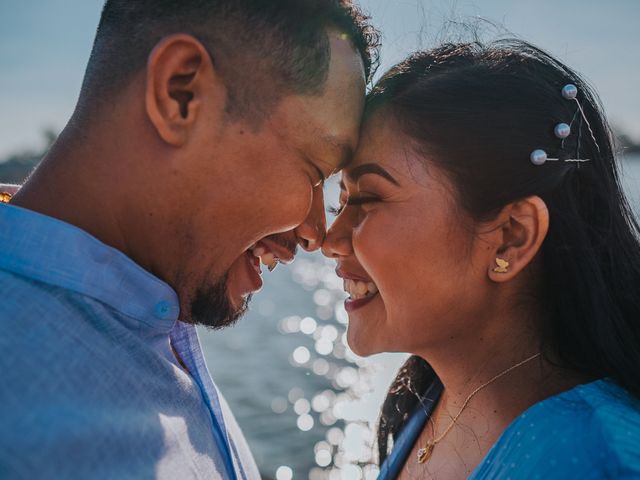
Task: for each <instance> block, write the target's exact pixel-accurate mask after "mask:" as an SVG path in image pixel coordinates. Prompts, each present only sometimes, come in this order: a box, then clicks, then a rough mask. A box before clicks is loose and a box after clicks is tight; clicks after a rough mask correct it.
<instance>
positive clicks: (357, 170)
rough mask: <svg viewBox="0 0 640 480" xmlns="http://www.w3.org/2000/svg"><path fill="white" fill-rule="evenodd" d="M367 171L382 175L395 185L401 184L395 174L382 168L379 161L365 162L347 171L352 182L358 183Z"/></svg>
mask: <svg viewBox="0 0 640 480" xmlns="http://www.w3.org/2000/svg"><path fill="white" fill-rule="evenodd" d="M367 173H373V174H375V175H380V176H381V177H382V178H384V179H386V180H388V181H390V182H391V183H393V184H394V185H395V186H397V187H399V186H400V184H399V183H398V181H397V180H396V179H395V178H393V176H392V175H391V174H390V173H389V172H387V171H386V170H385V169H384V168H382V167H381V166H380V165H378V164H377V163H365V164H363V165H358V166H357V167H354V168H352V169H351V170H349V171H347V172H346V175H347V178H348V179H349V181H350V182H352V183H356V182H357V181H358V179H359V178H360V177H362V176H363V175H366V174H367Z"/></svg>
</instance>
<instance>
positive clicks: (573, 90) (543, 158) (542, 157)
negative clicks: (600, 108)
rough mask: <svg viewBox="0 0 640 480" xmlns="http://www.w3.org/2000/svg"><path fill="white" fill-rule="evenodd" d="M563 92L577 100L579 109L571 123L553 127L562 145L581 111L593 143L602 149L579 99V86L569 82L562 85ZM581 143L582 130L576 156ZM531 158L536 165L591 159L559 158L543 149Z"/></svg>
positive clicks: (532, 154) (569, 97)
mask: <svg viewBox="0 0 640 480" xmlns="http://www.w3.org/2000/svg"><path fill="white" fill-rule="evenodd" d="M561 94H562V97H563V98H565V99H566V100H570V101H571V100H572V101H575V102H576V104H577V105H578V111H577V112H576V114H575V115H574V116H573V119H572V120H571V123H570V124H566V123H558V124H557V125H556V126H555V128H554V129H553V133H554V135H555V136H556V138H559V139H561V140H562V145H563V146H564V140H565V138H567V137H568V136H569V135H571V126H572V125H573V122H574V120H575V118H576V116H577V114H578V113H580V115H581V117H582V119H583V120H584V122H585V123H586V124H587V128H588V129H589V133H590V134H591V138H592V139H593V143H594V144H595V146H596V148H597V149H598V151H600V146H599V145H598V142H597V141H596V137H595V135H594V134H593V130H591V125H590V124H589V120H588V119H587V116H586V115H585V113H584V110H583V109H582V105H581V104H580V102H579V101H578V87H576V86H575V85H573V84H571V83H569V84H567V85H565V86H564V87H562V91H561ZM579 130H580V129H579ZM579 143H580V131H579V132H578V154H577V155H576V156H579V152H580V145H579ZM529 159H530V160H531V163H533V164H534V165H536V166H540V165H544V164H545V163H546V162H559V161H563V162H573V163H584V162H589V161H590V160H589V159H581V158H568V159H566V160H560V159H559V158H551V157H549V156H548V155H547V152H545V151H544V150H542V149H536V150H534V151H533V152H531V155H530V156H529Z"/></svg>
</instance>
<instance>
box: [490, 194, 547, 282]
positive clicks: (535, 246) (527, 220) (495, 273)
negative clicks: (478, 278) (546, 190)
mask: <svg viewBox="0 0 640 480" xmlns="http://www.w3.org/2000/svg"><path fill="white" fill-rule="evenodd" d="M496 222H497V223H498V224H497V225H496V228H495V229H492V232H491V233H490V235H491V236H492V237H494V238H492V241H491V244H492V245H495V248H493V249H492V253H493V258H491V259H490V261H489V263H490V264H489V265H488V275H489V278H490V279H491V280H492V281H494V282H498V283H502V282H508V281H510V280H512V279H513V278H515V277H516V275H518V274H519V273H520V272H521V271H522V270H524V269H525V268H526V267H527V265H529V264H530V263H531V262H532V260H533V258H534V257H535V256H536V254H537V253H538V252H539V251H540V247H541V246H542V242H543V241H544V239H545V237H546V236H547V232H548V230H549V210H548V209H547V205H546V204H545V203H544V201H543V200H542V199H541V198H540V197H538V196H531V197H527V198H524V199H522V200H518V201H517V202H514V203H511V204H509V205H507V206H506V207H504V208H503V210H502V212H500V215H498V218H497V219H496Z"/></svg>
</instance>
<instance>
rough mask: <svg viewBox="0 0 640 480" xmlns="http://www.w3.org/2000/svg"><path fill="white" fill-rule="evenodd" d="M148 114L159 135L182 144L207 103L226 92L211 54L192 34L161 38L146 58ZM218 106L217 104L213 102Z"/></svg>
mask: <svg viewBox="0 0 640 480" xmlns="http://www.w3.org/2000/svg"><path fill="white" fill-rule="evenodd" d="M146 73H147V77H146V98H145V106H146V112H147V116H148V117H149V120H150V121H151V123H152V124H153V126H154V127H155V129H156V131H157V132H158V135H159V136H160V138H162V140H163V141H165V142H166V143H168V144H169V145H172V146H174V147H179V146H182V145H184V144H185V143H186V142H187V140H188V138H189V133H190V131H191V130H192V128H193V126H194V124H195V122H196V120H197V119H198V117H199V116H201V115H202V109H203V107H204V99H205V97H206V101H207V104H208V105H210V104H211V102H217V103H220V104H221V105H220V108H221V109H223V108H224V102H225V95H224V88H217V89H216V87H221V86H222V83H221V82H220V79H219V78H217V76H216V72H215V71H214V68H213V63H212V61H211V57H210V56H209V54H208V52H207V50H206V49H205V48H204V46H203V45H202V44H201V43H200V42H199V41H198V40H197V39H196V38H194V37H192V36H191V35H186V34H176V35H170V36H168V37H165V38H163V39H162V40H161V41H160V42H159V43H158V44H157V45H156V46H155V48H154V49H153V51H152V52H151V54H150V56H149V60H148V62H147V72H146ZM213 106H214V107H217V106H218V105H213Z"/></svg>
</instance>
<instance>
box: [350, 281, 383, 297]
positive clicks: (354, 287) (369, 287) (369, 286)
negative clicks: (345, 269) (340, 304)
mask: <svg viewBox="0 0 640 480" xmlns="http://www.w3.org/2000/svg"><path fill="white" fill-rule="evenodd" d="M344 289H345V291H346V292H347V293H348V294H349V295H350V296H351V298H352V299H353V300H358V299H360V298H365V297H370V296H372V295H375V294H376V293H378V287H377V286H376V284H375V283H373V282H361V281H359V280H351V279H345V281H344Z"/></svg>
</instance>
